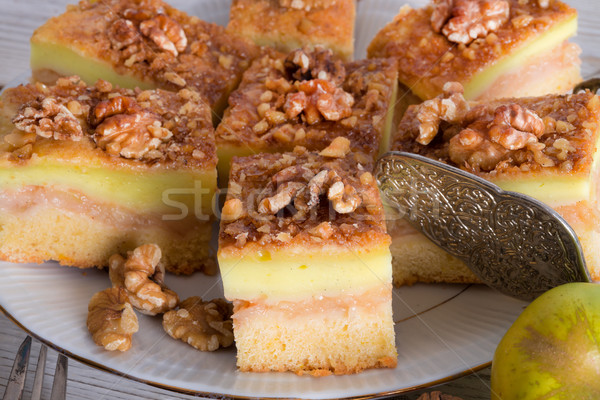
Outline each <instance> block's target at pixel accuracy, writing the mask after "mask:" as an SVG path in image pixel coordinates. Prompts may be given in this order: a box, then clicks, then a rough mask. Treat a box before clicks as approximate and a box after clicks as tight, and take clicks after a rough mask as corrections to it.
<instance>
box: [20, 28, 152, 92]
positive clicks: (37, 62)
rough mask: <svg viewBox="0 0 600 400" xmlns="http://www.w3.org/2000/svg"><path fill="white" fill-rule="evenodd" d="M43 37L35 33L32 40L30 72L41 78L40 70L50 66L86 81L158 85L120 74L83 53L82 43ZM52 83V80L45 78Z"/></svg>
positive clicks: (130, 86)
mask: <svg viewBox="0 0 600 400" xmlns="http://www.w3.org/2000/svg"><path fill="white" fill-rule="evenodd" d="M42 38H43V37H40V35H38V36H34V37H33V38H32V40H31V58H30V65H31V70H32V71H33V76H34V77H35V78H37V79H40V78H41V80H42V82H44V81H45V79H43V72H44V71H47V70H50V71H52V72H55V73H56V74H58V75H62V76H70V75H73V74H75V73H76V74H77V75H79V77H80V78H81V79H83V81H85V82H86V83H87V84H88V85H93V84H94V83H96V81H97V80H98V79H104V80H106V81H109V82H112V83H113V84H115V85H118V86H120V87H122V88H129V89H134V88H136V87H139V88H140V89H155V88H157V85H156V84H155V83H153V82H151V81H142V80H140V79H138V78H135V77H133V76H131V75H124V74H119V73H117V72H116V71H115V69H114V68H113V67H112V66H111V65H110V64H109V63H108V62H104V61H101V60H98V59H97V58H95V57H94V55H91V54H86V51H85V47H66V46H63V45H60V44H55V43H49V42H44V41H42ZM44 83H46V84H53V83H54V81H52V82H44Z"/></svg>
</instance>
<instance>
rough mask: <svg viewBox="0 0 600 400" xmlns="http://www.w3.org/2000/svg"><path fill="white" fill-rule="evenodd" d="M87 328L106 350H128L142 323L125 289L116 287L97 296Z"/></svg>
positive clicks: (95, 340) (92, 304)
mask: <svg viewBox="0 0 600 400" xmlns="http://www.w3.org/2000/svg"><path fill="white" fill-rule="evenodd" d="M87 328H88V330H89V331H90V333H91V334H92V338H93V339H94V342H95V343H96V344H97V345H99V346H103V347H104V348H105V349H106V350H110V351H113V350H119V351H127V350H129V349H130V348H131V337H132V335H133V334H134V333H135V332H137V331H138V320H137V316H136V315H135V312H134V311H133V308H132V307H131V304H129V298H128V296H127V293H126V291H125V289H123V288H120V287H113V288H110V289H105V290H103V291H101V292H98V293H96V294H95V295H94V296H93V297H92V299H91V300H90V303H89V305H88V317H87Z"/></svg>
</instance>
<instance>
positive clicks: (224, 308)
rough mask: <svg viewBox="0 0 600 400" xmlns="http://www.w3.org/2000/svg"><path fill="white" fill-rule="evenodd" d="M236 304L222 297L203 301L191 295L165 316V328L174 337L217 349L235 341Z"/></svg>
mask: <svg viewBox="0 0 600 400" xmlns="http://www.w3.org/2000/svg"><path fill="white" fill-rule="evenodd" d="M232 313H233V307H232V306H231V304H230V303H228V302H226V301H225V300H223V299H213V300H211V301H209V302H204V301H202V299H201V298H200V297H197V296H194V297H190V298H188V299H186V300H184V301H182V302H181V303H180V304H179V309H178V310H172V311H169V312H167V313H165V315H164V316H163V328H164V329H165V331H166V332H167V333H168V334H169V335H170V336H171V337H173V338H175V339H180V340H182V341H184V342H186V343H187V344H189V345H190V346H192V347H194V348H196V349H198V350H201V351H215V350H217V349H218V348H219V347H229V346H231V345H232V344H233V321H232V320H231V315H232Z"/></svg>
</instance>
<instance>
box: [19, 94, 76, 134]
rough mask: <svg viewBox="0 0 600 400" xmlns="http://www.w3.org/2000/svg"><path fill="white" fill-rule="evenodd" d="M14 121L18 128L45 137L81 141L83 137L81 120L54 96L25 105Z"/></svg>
mask: <svg viewBox="0 0 600 400" xmlns="http://www.w3.org/2000/svg"><path fill="white" fill-rule="evenodd" d="M12 122H13V124H15V126H16V127H17V128H18V129H20V130H22V131H25V132H27V133H35V134H36V135H38V136H40V137H43V138H53V139H55V140H73V141H79V140H81V138H82V137H83V130H82V129H81V124H80V122H79V120H78V119H77V118H76V117H75V115H73V113H72V112H71V111H69V109H68V108H67V107H66V106H65V105H63V104H61V103H60V102H59V101H58V100H57V99H56V98H54V97H46V98H45V99H44V100H42V101H35V102H33V103H31V104H26V105H24V106H23V107H21V109H20V110H19V112H18V113H17V115H15V117H14V118H13V120H12Z"/></svg>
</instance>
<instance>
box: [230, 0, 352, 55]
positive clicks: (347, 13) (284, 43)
mask: <svg viewBox="0 0 600 400" xmlns="http://www.w3.org/2000/svg"><path fill="white" fill-rule="evenodd" d="M355 3H356V0H234V1H233V2H232V4H231V11H230V13H229V24H228V25H227V30H228V31H229V32H231V33H235V34H238V35H240V36H245V37H248V38H251V39H252V40H253V41H254V42H255V43H256V44H258V45H260V46H270V47H274V48H276V49H278V50H280V51H283V52H286V53H287V52H290V51H292V50H295V49H298V48H301V47H303V46H305V45H310V46H315V45H320V46H325V47H326V48H328V49H331V50H333V52H334V53H335V54H336V55H337V56H339V57H341V58H343V59H344V60H347V61H349V60H351V59H352V54H353V52H354V20H355V18H356V4H355Z"/></svg>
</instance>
